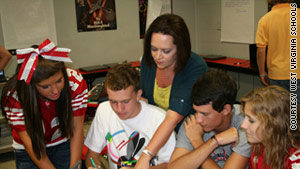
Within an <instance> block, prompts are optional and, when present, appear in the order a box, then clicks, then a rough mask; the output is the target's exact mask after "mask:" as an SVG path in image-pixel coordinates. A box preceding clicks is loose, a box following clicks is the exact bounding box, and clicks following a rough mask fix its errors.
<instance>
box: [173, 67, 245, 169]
mask: <svg viewBox="0 0 300 169" xmlns="http://www.w3.org/2000/svg"><path fill="white" fill-rule="evenodd" d="M236 94H237V85H236V83H235V80H234V79H233V78H232V77H231V76H229V75H228V74H226V73H225V72H223V71H220V70H211V71H209V72H207V73H205V74H204V75H203V76H201V77H200V78H199V79H198V80H197V81H196V83H195V84H194V86H193V89H192V92H191V99H192V103H193V108H194V110H195V111H196V113H195V114H194V115H191V116H189V117H187V118H186V120H185V121H184V123H183V124H182V125H181V127H180V129H179V132H178V135H177V143H176V148H175V150H174V152H173V154H172V157H171V160H170V162H169V166H168V168H172V169H176V168H180V169H182V168H189V169H190V168H202V169H213V168H229V169H245V168H246V167H247V164H248V161H249V157H250V154H251V147H250V145H249V144H248V143H247V139H246V134H245V132H244V131H242V130H241V129H240V124H241V122H242V121H243V117H242V115H241V114H239V112H236V109H235V108H234V107H233V103H234V102H235V99H236Z"/></svg>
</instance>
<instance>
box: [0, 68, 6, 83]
mask: <svg viewBox="0 0 300 169" xmlns="http://www.w3.org/2000/svg"><path fill="white" fill-rule="evenodd" d="M6 81H7V80H6V77H5V74H4V70H1V71H0V82H6Z"/></svg>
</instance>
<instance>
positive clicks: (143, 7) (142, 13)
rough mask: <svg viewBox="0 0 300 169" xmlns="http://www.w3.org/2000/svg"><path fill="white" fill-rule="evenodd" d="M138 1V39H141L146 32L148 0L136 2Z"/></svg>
mask: <svg viewBox="0 0 300 169" xmlns="http://www.w3.org/2000/svg"><path fill="white" fill-rule="evenodd" d="M138 1H139V17H140V39H143V38H144V35H145V31H146V21H147V7H148V0H138Z"/></svg>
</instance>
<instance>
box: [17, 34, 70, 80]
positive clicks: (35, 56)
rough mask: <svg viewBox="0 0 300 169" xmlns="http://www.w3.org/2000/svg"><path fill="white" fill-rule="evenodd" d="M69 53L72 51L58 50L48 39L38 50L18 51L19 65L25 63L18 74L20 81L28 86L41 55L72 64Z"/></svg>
mask: <svg viewBox="0 0 300 169" xmlns="http://www.w3.org/2000/svg"><path fill="white" fill-rule="evenodd" d="M69 52H71V49H67V48H57V47H56V46H55V45H54V43H52V42H51V41H50V40H49V39H46V40H45V41H44V42H43V43H41V44H40V45H39V47H38V48H37V49H34V48H26V49H18V50H17V60H18V64H20V63H23V64H22V66H21V69H20V72H19V74H18V80H25V82H26V84H29V83H30V80H31V78H32V75H33V72H34V71H35V68H36V65H37V63H38V60H39V55H40V56H42V57H43V58H45V59H49V60H55V61H61V62H72V61H71V59H70V58H69V56H68V55H67V54H68V53H69Z"/></svg>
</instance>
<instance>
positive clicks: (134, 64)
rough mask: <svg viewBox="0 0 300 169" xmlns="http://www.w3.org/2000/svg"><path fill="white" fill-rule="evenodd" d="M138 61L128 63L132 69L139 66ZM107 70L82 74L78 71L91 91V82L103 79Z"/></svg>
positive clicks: (82, 72)
mask: <svg viewBox="0 0 300 169" xmlns="http://www.w3.org/2000/svg"><path fill="white" fill-rule="evenodd" d="M140 63H141V62H140V61H135V62H129V64H131V66H132V67H139V66H140ZM108 70H109V68H107V69H99V70H94V71H89V72H84V71H80V70H78V71H79V72H80V73H81V75H82V76H83V78H84V79H85V81H86V83H87V85H88V89H89V90H90V89H92V85H93V82H94V80H95V79H96V78H98V77H105V75H106V73H107V72H108Z"/></svg>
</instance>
